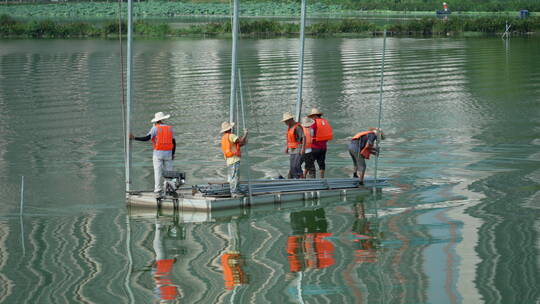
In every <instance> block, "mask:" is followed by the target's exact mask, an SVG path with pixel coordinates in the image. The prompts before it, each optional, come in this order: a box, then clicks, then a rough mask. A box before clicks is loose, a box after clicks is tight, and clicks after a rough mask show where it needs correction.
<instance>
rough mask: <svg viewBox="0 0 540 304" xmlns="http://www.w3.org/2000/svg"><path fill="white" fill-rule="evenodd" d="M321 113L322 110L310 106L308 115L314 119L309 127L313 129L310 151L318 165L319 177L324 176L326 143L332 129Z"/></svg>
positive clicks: (330, 136) (331, 133) (330, 137)
mask: <svg viewBox="0 0 540 304" xmlns="http://www.w3.org/2000/svg"><path fill="white" fill-rule="evenodd" d="M322 115H323V112H321V111H319V109H317V108H312V109H311V112H310V114H309V115H308V117H309V118H311V119H313V120H314V122H313V124H312V125H311V129H312V130H313V141H312V143H311V149H312V151H311V153H312V155H313V159H314V160H315V161H316V162H317V165H318V166H319V171H320V176H321V178H324V171H325V170H326V149H327V144H326V143H327V142H328V141H329V140H332V138H333V131H332V126H330V123H329V122H328V120H326V119H324V118H322Z"/></svg>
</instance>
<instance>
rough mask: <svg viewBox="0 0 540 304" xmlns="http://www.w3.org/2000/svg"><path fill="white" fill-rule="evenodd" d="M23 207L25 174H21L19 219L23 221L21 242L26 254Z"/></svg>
mask: <svg viewBox="0 0 540 304" xmlns="http://www.w3.org/2000/svg"><path fill="white" fill-rule="evenodd" d="M23 208H24V176H21V207H20V208H19V219H20V222H21V244H22V251H23V256H24V255H25V254H26V247H25V246H24V223H23Z"/></svg>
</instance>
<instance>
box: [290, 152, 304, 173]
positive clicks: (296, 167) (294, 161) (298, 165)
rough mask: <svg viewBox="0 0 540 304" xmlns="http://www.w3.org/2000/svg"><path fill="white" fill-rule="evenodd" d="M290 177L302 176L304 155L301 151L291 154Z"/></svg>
mask: <svg viewBox="0 0 540 304" xmlns="http://www.w3.org/2000/svg"><path fill="white" fill-rule="evenodd" d="M289 177H290V178H301V177H302V155H301V154H300V153H296V154H290V155H289Z"/></svg>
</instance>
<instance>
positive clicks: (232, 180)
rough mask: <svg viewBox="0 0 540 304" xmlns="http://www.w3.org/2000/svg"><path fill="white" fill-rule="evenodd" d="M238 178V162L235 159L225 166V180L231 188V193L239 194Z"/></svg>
mask: <svg viewBox="0 0 540 304" xmlns="http://www.w3.org/2000/svg"><path fill="white" fill-rule="evenodd" d="M239 179H240V162H239V161H237V162H235V163H234V164H232V165H230V166H227V181H228V182H229V188H230V189H231V195H239V194H240V190H239V189H238V180H239Z"/></svg>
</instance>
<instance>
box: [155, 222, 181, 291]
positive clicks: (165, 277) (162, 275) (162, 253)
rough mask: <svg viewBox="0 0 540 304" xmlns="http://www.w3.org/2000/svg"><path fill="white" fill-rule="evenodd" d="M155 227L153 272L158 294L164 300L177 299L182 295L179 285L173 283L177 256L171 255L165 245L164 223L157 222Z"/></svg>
mask: <svg viewBox="0 0 540 304" xmlns="http://www.w3.org/2000/svg"><path fill="white" fill-rule="evenodd" d="M155 229H156V231H155V234H154V241H153V247H154V253H155V255H156V260H155V263H154V264H153V265H152V274H153V277H154V282H155V284H156V287H157V288H156V289H155V292H156V296H157V297H158V298H159V300H162V301H170V300H175V299H178V298H179V296H180V294H179V292H178V286H177V285H175V284H174V283H173V271H174V269H173V268H174V264H175V263H176V257H173V256H171V254H170V253H168V252H167V248H166V247H165V246H164V245H165V244H164V237H163V236H162V232H163V229H164V227H162V224H160V223H156V224H155Z"/></svg>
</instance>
